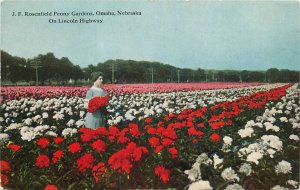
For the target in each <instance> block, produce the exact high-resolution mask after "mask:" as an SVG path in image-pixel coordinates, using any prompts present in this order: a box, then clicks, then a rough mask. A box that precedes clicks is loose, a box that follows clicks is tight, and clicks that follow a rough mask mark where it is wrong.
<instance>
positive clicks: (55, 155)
mask: <svg viewBox="0 0 300 190" xmlns="http://www.w3.org/2000/svg"><path fill="white" fill-rule="evenodd" d="M63 153H64V152H63V151H62V150H57V151H55V152H54V153H53V157H52V162H53V163H56V162H57V161H58V160H59V159H60V158H61V157H62V155H63Z"/></svg>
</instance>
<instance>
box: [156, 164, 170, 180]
mask: <svg viewBox="0 0 300 190" xmlns="http://www.w3.org/2000/svg"><path fill="white" fill-rule="evenodd" d="M154 172H155V174H156V175H157V176H158V177H159V178H160V179H161V180H162V182H164V183H167V182H168V181H169V179H170V170H168V169H166V168H165V167H164V166H160V165H159V166H156V168H155V169H154Z"/></svg>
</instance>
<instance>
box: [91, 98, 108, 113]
mask: <svg viewBox="0 0 300 190" xmlns="http://www.w3.org/2000/svg"><path fill="white" fill-rule="evenodd" d="M108 101H109V97H108V96H103V97H94V98H92V99H90V100H89V103H88V112H89V113H94V112H95V111H97V110H98V109H100V108H102V107H106V106H108V103H109V102H108Z"/></svg>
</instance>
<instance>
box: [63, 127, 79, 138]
mask: <svg viewBox="0 0 300 190" xmlns="http://www.w3.org/2000/svg"><path fill="white" fill-rule="evenodd" d="M76 133H77V129H72V128H65V129H64V130H63V131H62V133H61V134H62V136H63V137H67V136H73V134H76Z"/></svg>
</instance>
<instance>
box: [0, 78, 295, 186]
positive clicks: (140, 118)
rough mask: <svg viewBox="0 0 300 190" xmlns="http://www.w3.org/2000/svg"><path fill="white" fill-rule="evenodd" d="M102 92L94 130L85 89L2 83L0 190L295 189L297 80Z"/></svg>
mask: <svg viewBox="0 0 300 190" xmlns="http://www.w3.org/2000/svg"><path fill="white" fill-rule="evenodd" d="M103 88H104V89H105V91H106V92H107V94H108V96H109V102H108V106H107V113H108V114H107V115H106V123H105V125H104V126H99V127H98V128H97V129H95V130H94V129H89V128H86V127H85V124H84V118H85V115H86V113H87V106H86V105H85V103H84V99H85V94H86V92H87V90H88V89H89V87H88V86H84V87H70V86H10V87H1V99H0V101H1V108H0V124H1V126H0V146H1V157H0V172H1V187H0V189H8V190H10V189H12V190H15V189H22V190H23V189H25V190H35V189H36V190H85V189H86V190H102V189H169V190H175V189H178V190H212V189H216V190H223V189H225V190H290V189H298V188H299V177H300V176H299V168H300V166H299V152H300V150H299V135H300V100H299V95H300V89H299V84H294V83H242V82H237V83H229V82H211V83H209V82H207V83H205V82H204V83H154V84H105V85H104V87H103Z"/></svg>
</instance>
